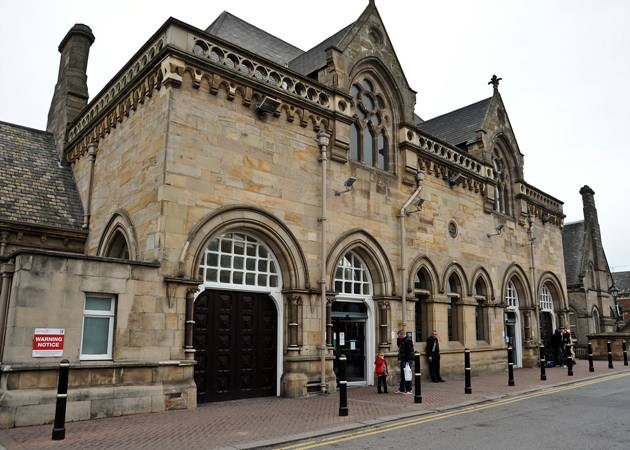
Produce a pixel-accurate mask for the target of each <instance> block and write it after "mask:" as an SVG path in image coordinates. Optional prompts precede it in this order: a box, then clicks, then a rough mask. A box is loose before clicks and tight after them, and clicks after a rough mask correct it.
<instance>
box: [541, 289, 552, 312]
mask: <svg viewBox="0 0 630 450" xmlns="http://www.w3.org/2000/svg"><path fill="white" fill-rule="evenodd" d="M540 310H541V311H550V312H551V311H553V297H552V295H551V291H550V290H549V288H548V287H547V286H546V285H543V287H542V289H541V290H540Z"/></svg>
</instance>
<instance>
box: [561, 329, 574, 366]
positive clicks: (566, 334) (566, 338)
mask: <svg viewBox="0 0 630 450" xmlns="http://www.w3.org/2000/svg"><path fill="white" fill-rule="evenodd" d="M571 342H572V340H571V331H569V330H567V329H566V328H564V327H563V328H562V350H563V352H564V361H563V363H562V367H567V361H568V358H569V356H571V353H572V352H571Z"/></svg>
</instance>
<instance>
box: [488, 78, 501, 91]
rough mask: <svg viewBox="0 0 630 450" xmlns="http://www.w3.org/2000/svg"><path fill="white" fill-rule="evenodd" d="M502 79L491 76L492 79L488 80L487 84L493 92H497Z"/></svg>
mask: <svg viewBox="0 0 630 450" xmlns="http://www.w3.org/2000/svg"><path fill="white" fill-rule="evenodd" d="M502 79H503V78H499V77H497V76H496V75H492V78H490V81H489V82H488V84H491V85H492V88H493V89H494V90H495V91H498V90H499V81H501V80H502Z"/></svg>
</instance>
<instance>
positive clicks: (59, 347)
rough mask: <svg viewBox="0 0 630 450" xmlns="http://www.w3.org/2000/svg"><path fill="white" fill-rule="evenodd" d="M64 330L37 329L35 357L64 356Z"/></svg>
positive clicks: (34, 341) (35, 333) (34, 344)
mask: <svg viewBox="0 0 630 450" xmlns="http://www.w3.org/2000/svg"><path fill="white" fill-rule="evenodd" d="M65 332H66V330H65V329H63V328H35V329H34V330H33V357H35V358H42V357H47V356H48V357H51V356H63V341H64V337H65Z"/></svg>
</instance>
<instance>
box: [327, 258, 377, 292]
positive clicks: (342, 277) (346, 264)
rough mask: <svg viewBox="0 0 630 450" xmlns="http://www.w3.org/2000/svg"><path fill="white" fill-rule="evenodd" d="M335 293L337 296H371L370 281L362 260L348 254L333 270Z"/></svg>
mask: <svg viewBox="0 0 630 450" xmlns="http://www.w3.org/2000/svg"><path fill="white" fill-rule="evenodd" d="M335 292H336V293H337V294H352V295H372V279H371V278H370V272H369V271H368V269H367V266H366V265H365V263H364V262H363V260H362V259H361V258H360V257H359V256H358V255H357V254H355V253H353V252H348V253H346V254H345V255H344V256H343V257H342V258H341V259H340V260H339V264H337V269H336V270H335Z"/></svg>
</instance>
